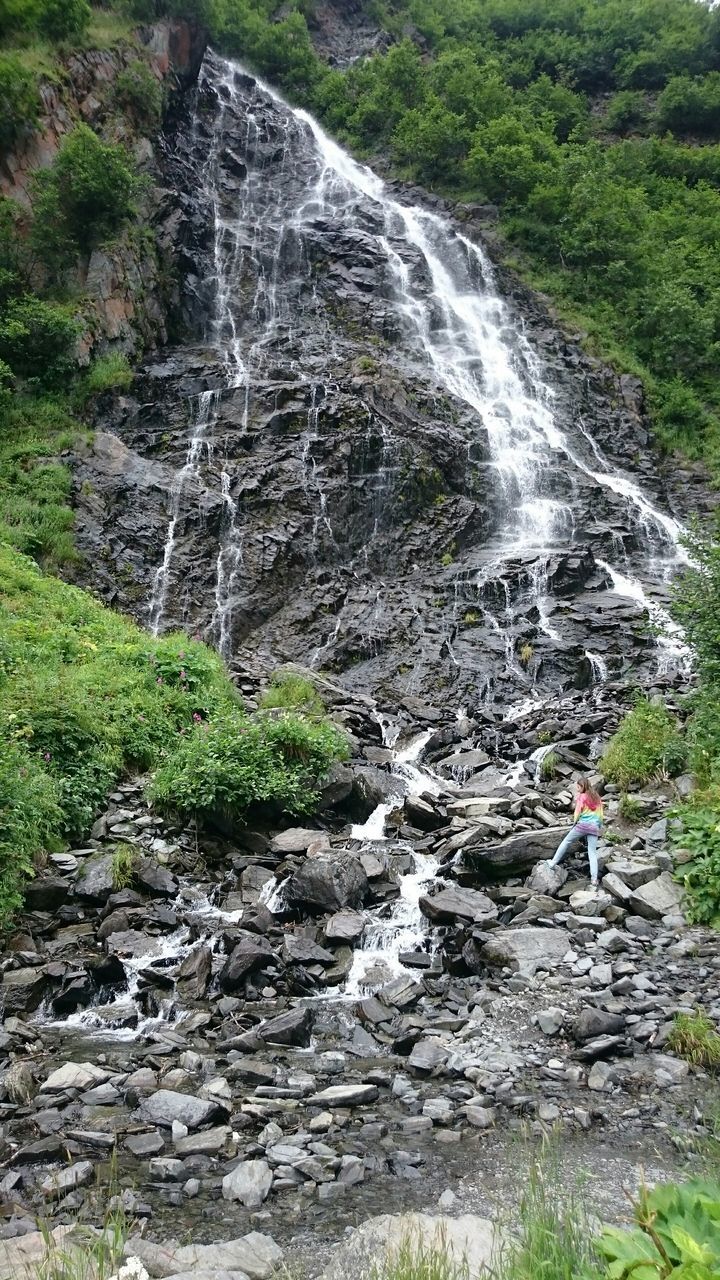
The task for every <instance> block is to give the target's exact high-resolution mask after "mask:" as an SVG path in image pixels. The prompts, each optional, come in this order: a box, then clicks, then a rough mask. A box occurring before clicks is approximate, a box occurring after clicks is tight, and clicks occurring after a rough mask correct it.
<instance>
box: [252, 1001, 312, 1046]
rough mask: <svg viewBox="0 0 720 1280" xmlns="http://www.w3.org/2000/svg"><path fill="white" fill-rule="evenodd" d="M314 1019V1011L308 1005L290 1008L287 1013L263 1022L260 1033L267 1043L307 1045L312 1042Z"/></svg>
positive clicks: (259, 1028)
mask: <svg viewBox="0 0 720 1280" xmlns="http://www.w3.org/2000/svg"><path fill="white" fill-rule="evenodd" d="M313 1021H314V1016H313V1011H312V1009H311V1008H309V1007H308V1006H305V1007H304V1008H303V1007H297V1008H294V1009H288V1011H287V1013H281V1014H279V1015H278V1017H277V1018H270V1019H269V1020H268V1021H267V1022H263V1023H261V1024H260V1026H259V1027H258V1035H259V1036H260V1037H261V1039H262V1040H264V1041H265V1042H266V1043H267V1044H294V1045H301V1046H306V1045H309V1043H310V1032H311V1030H312V1025H313Z"/></svg>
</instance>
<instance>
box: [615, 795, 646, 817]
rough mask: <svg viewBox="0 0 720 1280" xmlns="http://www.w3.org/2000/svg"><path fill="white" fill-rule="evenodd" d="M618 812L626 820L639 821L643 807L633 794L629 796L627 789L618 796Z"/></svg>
mask: <svg viewBox="0 0 720 1280" xmlns="http://www.w3.org/2000/svg"><path fill="white" fill-rule="evenodd" d="M618 813H619V814H620V817H621V818H624V819H625V821H626V822H641V821H642V816H643V808H642V805H641V804H640V801H639V800H638V799H637V798H636V797H635V796H629V795H628V793H627V791H626V792H624V793H623V795H621V797H620V804H619V805H618Z"/></svg>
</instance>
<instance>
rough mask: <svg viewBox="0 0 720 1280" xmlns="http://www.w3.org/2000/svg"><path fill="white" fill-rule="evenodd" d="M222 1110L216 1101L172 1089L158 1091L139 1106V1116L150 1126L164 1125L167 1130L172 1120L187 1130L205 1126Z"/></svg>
mask: <svg viewBox="0 0 720 1280" xmlns="http://www.w3.org/2000/svg"><path fill="white" fill-rule="evenodd" d="M223 1109H226V1108H222V1107H221V1106H220V1104H219V1103H218V1102H217V1101H212V1102H210V1101H207V1100H206V1099H204V1098H193V1097H191V1095H190V1094H189V1093H176V1092H175V1091H174V1090H172V1089H158V1091H157V1093H153V1094H151V1095H150V1097H149V1098H144V1099H143V1101H142V1102H141V1104H140V1115H141V1116H142V1119H143V1120H149V1121H150V1123H151V1124H160V1125H166V1126H167V1128H168V1129H169V1128H170V1127H171V1126H172V1123H173V1120H179V1121H180V1123H181V1124H185V1125H187V1127H188V1129H198V1128H199V1127H200V1125H201V1124H207V1123H208V1121H209V1120H212V1119H213V1118H214V1117H215V1116H216V1115H217V1114H218V1113H219V1112H220V1111H221V1110H223Z"/></svg>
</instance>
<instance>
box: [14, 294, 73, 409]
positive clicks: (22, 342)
mask: <svg viewBox="0 0 720 1280" xmlns="http://www.w3.org/2000/svg"><path fill="white" fill-rule="evenodd" d="M77 334H78V325H77V323H76V321H75V319H74V318H73V316H72V315H71V314H70V312H69V311H68V309H67V308H66V307H62V306H58V305H57V304H56V303H52V302H43V300H42V299H41V298H36V297H35V296H34V295H33V294H24V295H23V296H22V297H20V298H11V299H10V301H9V302H8V304H7V306H6V308H5V311H4V314H3V316H2V317H1V318H0V359H2V360H4V361H5V362H6V363H7V364H8V365H9V366H10V368H11V369H12V371H13V373H14V374H16V375H17V376H18V377H21V378H25V379H27V380H32V381H33V382H35V383H37V384H38V385H39V386H44V387H54V386H57V385H58V384H59V383H61V382H62V381H63V380H64V379H66V378H67V376H68V373H69V371H70V369H71V368H72V350H73V346H74V344H75V340H76V338H77Z"/></svg>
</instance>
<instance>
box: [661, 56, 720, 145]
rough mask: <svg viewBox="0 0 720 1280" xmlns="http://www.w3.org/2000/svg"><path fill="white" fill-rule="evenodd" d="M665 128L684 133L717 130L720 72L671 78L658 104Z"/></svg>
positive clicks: (719, 116) (719, 120)
mask: <svg viewBox="0 0 720 1280" xmlns="http://www.w3.org/2000/svg"><path fill="white" fill-rule="evenodd" d="M657 123H658V127H659V128H660V129H661V130H662V129H673V130H676V131H679V132H682V133H694V132H698V133H714V132H716V131H717V129H718V128H719V127H720V72H717V71H711V72H710V74H709V75H706V76H703V77H693V76H675V77H674V78H673V79H672V80H670V81H668V83H667V85H666V86H665V88H664V89H663V91H662V93H661V94H660V97H659V99H658V104H657Z"/></svg>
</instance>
